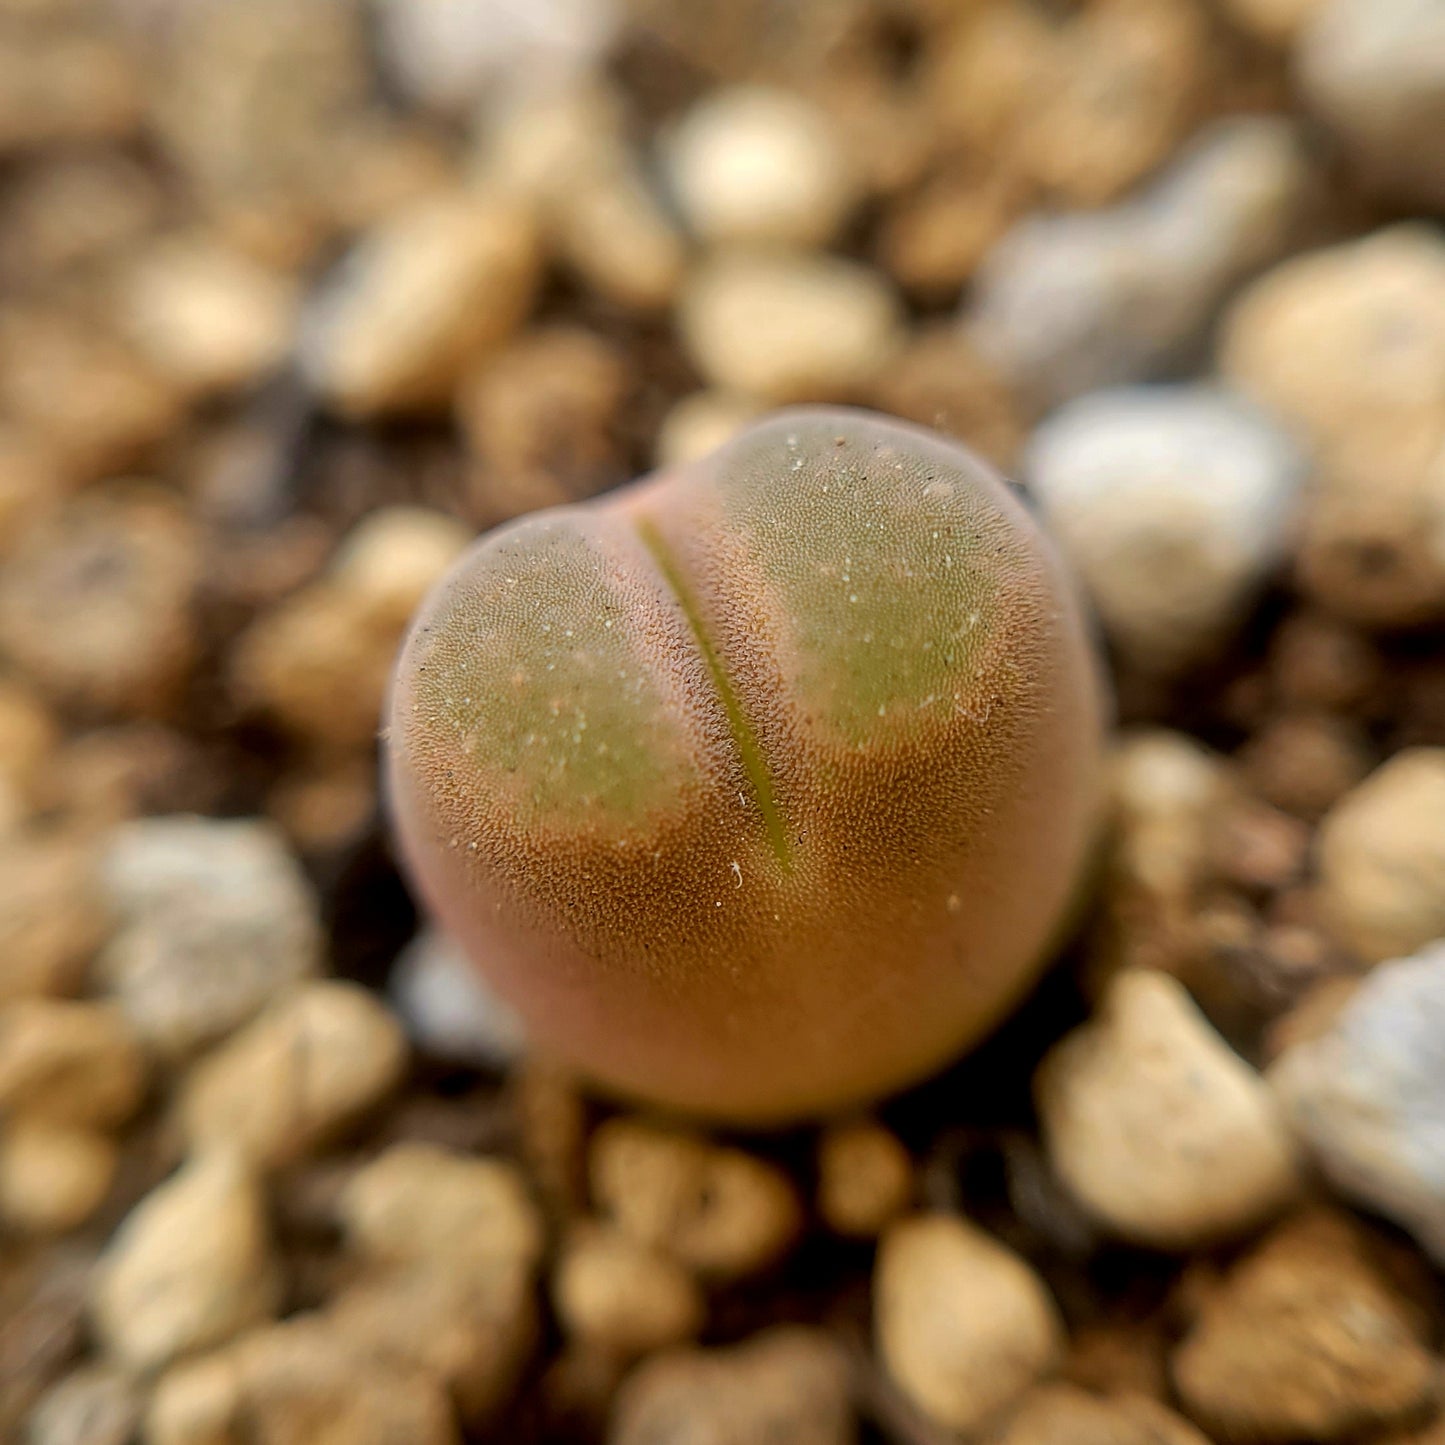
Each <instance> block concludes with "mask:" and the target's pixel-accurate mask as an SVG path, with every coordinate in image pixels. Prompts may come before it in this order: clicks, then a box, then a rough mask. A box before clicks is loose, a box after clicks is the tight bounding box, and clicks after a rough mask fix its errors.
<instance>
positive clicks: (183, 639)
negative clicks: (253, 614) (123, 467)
mask: <svg viewBox="0 0 1445 1445" xmlns="http://www.w3.org/2000/svg"><path fill="white" fill-rule="evenodd" d="M200 572H201V557H200V546H199V538H198V537H197V535H196V532H195V529H194V527H193V525H192V523H191V521H190V520H189V518H188V517H187V515H186V513H185V511H184V509H183V508H182V507H181V506H180V504H179V502H178V501H177V500H176V499H174V498H172V497H171V496H170V495H168V494H167V493H165V492H162V491H161V490H160V489H158V488H154V487H149V486H141V485H127V484H117V485H114V486H110V487H106V488H104V489H96V490H93V491H91V492H88V493H87V494H85V495H84V496H83V497H81V498H79V499H78V500H76V501H75V502H73V503H72V504H71V505H70V506H69V507H67V508H66V509H65V510H64V511H63V512H61V513H60V514H58V515H57V516H56V517H54V518H53V519H51V520H50V521H48V522H47V523H44V524H42V525H41V526H39V527H37V528H36V529H35V530H34V531H32V532H30V533H29V534H28V535H27V536H26V537H25V538H24V539H23V541H22V543H21V545H20V546H19V547H17V549H16V550H15V551H14V553H12V555H11V556H10V557H9V558H8V559H7V560H6V566H5V569H4V573H3V578H0V651H3V652H5V653H7V654H8V655H9V656H10V658H11V659H12V660H13V661H14V662H15V663H16V664H18V665H19V666H20V667H21V668H22V669H24V671H25V672H27V673H28V674H29V676H30V677H31V678H32V679H33V680H34V681H35V683H36V684H37V685H38V686H39V687H40V688H41V689H42V690H43V691H45V692H47V693H49V694H51V695H53V696H54V697H56V698H58V699H61V700H63V701H65V702H68V703H71V704H74V705H78V706H80V707H83V708H88V709H93V710H101V711H107V712H110V711H115V712H124V713H130V714H142V715H145V714H153V713H157V712H163V711H165V710H166V709H168V708H169V707H170V706H171V705H172V704H173V703H174V701H175V698H176V694H177V692H178V690H179V688H180V686H181V684H182V683H183V682H184V680H185V678H186V675H187V673H188V672H189V669H190V666H191V663H192V662H193V660H194V657H195V652H196V645H197V638H196V631H195V629H196V622H195V617H194V612H193V601H194V595H195V589H196V587H197V584H198V583H199V581H200Z"/></svg>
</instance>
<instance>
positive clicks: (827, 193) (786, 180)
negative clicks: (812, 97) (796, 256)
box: [663, 85, 859, 248]
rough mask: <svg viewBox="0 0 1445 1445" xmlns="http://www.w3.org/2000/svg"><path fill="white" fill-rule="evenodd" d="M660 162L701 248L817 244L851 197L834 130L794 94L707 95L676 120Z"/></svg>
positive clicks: (827, 237) (842, 216)
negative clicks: (665, 168)
mask: <svg viewBox="0 0 1445 1445" xmlns="http://www.w3.org/2000/svg"><path fill="white" fill-rule="evenodd" d="M663 158H664V161H665V163H666V166H667V173H668V177H669V179H670V181H671V184H672V191H673V194H674V195H675V196H676V198H677V203H678V206H679V208H680V209H681V211H682V214H683V217H684V218H685V219H686V221H687V223H688V226H689V227H690V229H691V230H692V232H693V234H694V235H696V236H697V237H698V238H699V239H700V240H702V241H704V242H705V243H707V244H708V245H730V244H742V245H752V244H755V245H764V246H766V245H778V246H799V247H804V248H806V247H813V246H823V245H826V244H827V243H828V242H829V241H831V240H832V239H833V238H834V236H836V235H837V233H838V231H839V229H840V228H841V227H842V226H843V224H844V222H845V221H846V220H847V219H848V216H849V213H850V212H851V211H852V210H853V208H854V206H855V204H856V203H857V201H858V198H859V182H858V178H857V177H856V176H855V175H854V174H853V169H852V165H851V162H850V160H849V157H848V155H847V153H846V152H845V150H844V149H843V146H842V144H841V142H840V138H839V136H838V133H837V130H836V128H835V127H834V126H833V124H832V123H831V121H830V120H829V118H828V116H827V114H826V113H825V112H824V111H822V110H820V109H818V108H817V107H815V106H814V105H812V104H811V103H810V102H809V101H808V100H807V99H805V98H804V97H803V96H801V95H798V94H797V93H795V92H793V91H788V90H776V89H771V88H769V87H765V86H760V85H737V86H724V87H720V88H718V89H716V90H713V91H711V92H709V93H708V94H707V95H706V96H704V97H703V99H702V100H700V101H698V102H697V103H696V104H694V105H693V107H692V108H691V109H690V110H688V111H687V112H686V113H685V114H684V115H683V117H682V118H681V120H679V121H678V122H677V124H676V126H675V128H674V129H673V131H672V133H671V134H670V135H669V136H668V137H667V138H666V141H665V144H664V153H663Z"/></svg>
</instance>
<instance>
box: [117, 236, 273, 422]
mask: <svg viewBox="0 0 1445 1445" xmlns="http://www.w3.org/2000/svg"><path fill="white" fill-rule="evenodd" d="M117 293H118V294H117V298H116V305H117V309H118V311H119V316H120V325H121V328H122V329H123V330H124V332H125V333H126V335H127V336H129V338H130V339H131V341H132V342H133V343H134V345H135V346H136V348H137V349H138V350H139V351H140V353H141V354H142V355H143V356H144V357H146V358H147V360H149V361H150V362H151V364H152V365H154V366H155V367H157V368H158V369H159V370H160V371H162V372H163V373H165V374H166V375H167V376H169V377H172V378H173V379H174V380H175V381H176V382H178V383H179V384H180V385H182V386H184V387H185V389H186V391H187V392H189V393H191V394H192V395H198V396H205V395H209V394H212V393H225V392H229V391H236V390H239V389H240V388H242V387H245V386H248V385H250V384H251V383H252V382H254V381H256V380H258V379H259V378H260V377H262V376H264V375H265V374H266V373H267V372H268V371H270V370H272V369H273V368H274V367H275V366H277V365H278V364H279V363H280V362H281V361H282V360H283V359H284V357H285V355H286V352H287V350H288V348H289V347H290V345H291V336H292V331H293V330H294V328H295V323H296V309H297V294H296V286H295V283H294V282H293V281H292V280H291V279H290V278H289V277H287V276H286V275H284V274H283V273H282V272H279V271H274V270H271V269H268V268H267V267H264V266H262V265H260V264H259V263H257V262H256V261H253V260H252V259H251V258H249V257H248V256H245V255H243V254H242V253H241V252H240V251H237V250H234V249H232V248H230V247H227V246H224V245H220V244H218V243H217V242H215V241H213V240H211V239H208V238H207V237H204V236H173V237H170V238H168V239H166V240H164V241H159V242H154V243H152V244H150V245H148V246H147V247H146V248H145V250H144V251H143V252H142V253H141V254H140V255H139V256H138V257H137V259H136V260H134V261H133V262H131V263H130V265H129V266H128V267H126V268H125V269H124V270H123V271H122V273H121V275H120V277H119V279H118V281H117Z"/></svg>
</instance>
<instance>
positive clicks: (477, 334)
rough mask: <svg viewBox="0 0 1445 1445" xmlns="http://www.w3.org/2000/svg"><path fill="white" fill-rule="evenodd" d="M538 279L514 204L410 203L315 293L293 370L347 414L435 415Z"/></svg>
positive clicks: (522, 309) (534, 249)
mask: <svg viewBox="0 0 1445 1445" xmlns="http://www.w3.org/2000/svg"><path fill="white" fill-rule="evenodd" d="M539 276H540V252H539V249H538V243H537V235H536V231H535V228H534V226H533V224H532V220H531V218H530V216H529V214H528V212H527V211H526V210H525V209H524V208H522V207H519V206H517V205H514V204H512V203H510V202H506V201H495V200H488V199H485V198H482V197H479V196H474V195H467V194H461V193H459V194H455V195H448V196H441V197H436V198H434V199H431V200H428V201H426V202H423V203H418V204H416V205H414V206H411V207H409V208H407V209H406V210H404V211H403V212H402V213H401V214H400V215H398V216H397V217H396V218H394V219H392V220H390V221H387V222H385V223H383V224H382V225H380V226H378V227H377V228H376V229H374V230H372V231H371V232H370V233H368V234H367V235H366V236H365V237H364V238H363V239H362V241H361V242H360V243H359V245H358V247H357V249H356V250H355V251H354V252H353V253H352V254H351V255H350V256H349V257H348V258H347V259H346V261H345V262H344V263H343V264H342V266H341V268H340V269H339V271H338V272H337V273H336V274H335V275H334V276H332V278H331V279H330V281H329V282H328V283H327V285H326V286H325V287H324V288H323V291H322V292H321V294H320V296H319V297H318V299H317V301H316V302H315V303H314V305H313V309H312V311H311V313H310V315H309V316H308V317H307V318H306V319H305V320H304V321H303V323H302V329H301V338H300V361H301V367H302V370H303V372H304V373H305V375H306V378H307V380H308V381H309V382H310V383H311V385H312V386H313V387H314V388H315V389H316V391H317V392H318V393H319V394H320V395H321V396H322V398H323V399H324V400H326V401H327V402H328V403H330V404H331V405H332V406H334V407H336V408H337V410H339V411H341V412H342V413H344V414H345V415H347V416H351V417H369V416H377V415H385V414H391V413H396V412H403V413H404V412H412V411H418V410H420V411H429V410H439V409H441V408H442V407H444V406H445V404H446V402H447V400H448V399H449V397H450V394H451V390H452V387H453V386H454V385H455V384H456V382H457V379H458V378H459V377H460V376H461V374H462V372H463V371H464V370H465V369H466V367H467V366H468V365H470V364H471V363H472V362H474V361H475V360H476V359H477V358H478V357H479V356H481V355H482V354H483V353H485V352H486V351H487V350H489V349H490V348H492V347H495V346H497V345H499V344H500V343H501V342H502V341H504V340H505V339H506V338H507V337H508V336H509V335H510V334H511V332H512V331H513V330H514V329H515V328H516V326H517V325H518V324H519V323H520V322H521V320H522V318H523V317H524V316H525V315H526V314H527V312H528V311H529V310H530V309H531V305H532V297H533V293H534V291H535V289H536V286H537V282H538V280H539Z"/></svg>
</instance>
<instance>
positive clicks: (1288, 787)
mask: <svg viewBox="0 0 1445 1445" xmlns="http://www.w3.org/2000/svg"><path fill="white" fill-rule="evenodd" d="M1240 761H1241V762H1242V763H1243V765H1244V770H1245V776H1246V777H1247V778H1248V780H1249V781H1250V782H1251V783H1252V784H1253V785H1254V787H1255V788H1256V789H1257V790H1258V791H1259V794H1260V796H1261V797H1263V798H1264V799H1265V800H1266V801H1268V802H1271V803H1273V804H1274V805H1275V807H1277V808H1283V809H1284V810H1285V811H1286V812H1288V813H1294V814H1296V815H1297V816H1299V817H1301V818H1304V819H1306V820H1308V821H1311V822H1313V821H1316V820H1318V819H1319V818H1321V817H1323V816H1324V814H1326V813H1327V812H1328V811H1329V810H1330V809H1331V808H1332V807H1333V806H1334V805H1335V804H1336V803H1337V802H1339V800H1340V799H1341V798H1342V797H1344V795H1345V794H1346V793H1348V792H1349V791H1350V789H1351V788H1353V787H1355V786H1356V784H1358V783H1360V782H1361V781H1362V780H1363V779H1364V777H1365V775H1366V774H1367V773H1368V772H1369V771H1370V762H1371V757H1370V749H1369V745H1368V743H1367V741H1366V738H1365V735H1364V732H1363V731H1362V730H1361V729H1360V728H1359V727H1358V726H1356V725H1355V724H1354V723H1352V722H1351V721H1349V720H1348V719H1345V718H1340V717H1336V716H1333V715H1331V714H1329V713H1306V712H1297V713H1279V714H1277V715H1276V716H1275V717H1273V718H1272V719H1271V720H1270V721H1269V722H1267V723H1266V724H1265V726H1264V727H1263V728H1262V729H1261V730H1260V731H1259V732H1257V733H1256V734H1255V735H1254V736H1253V737H1252V738H1251V739H1250V740H1249V742H1248V743H1246V744H1245V746H1244V748H1243V749H1242V750H1241V752H1240Z"/></svg>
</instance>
